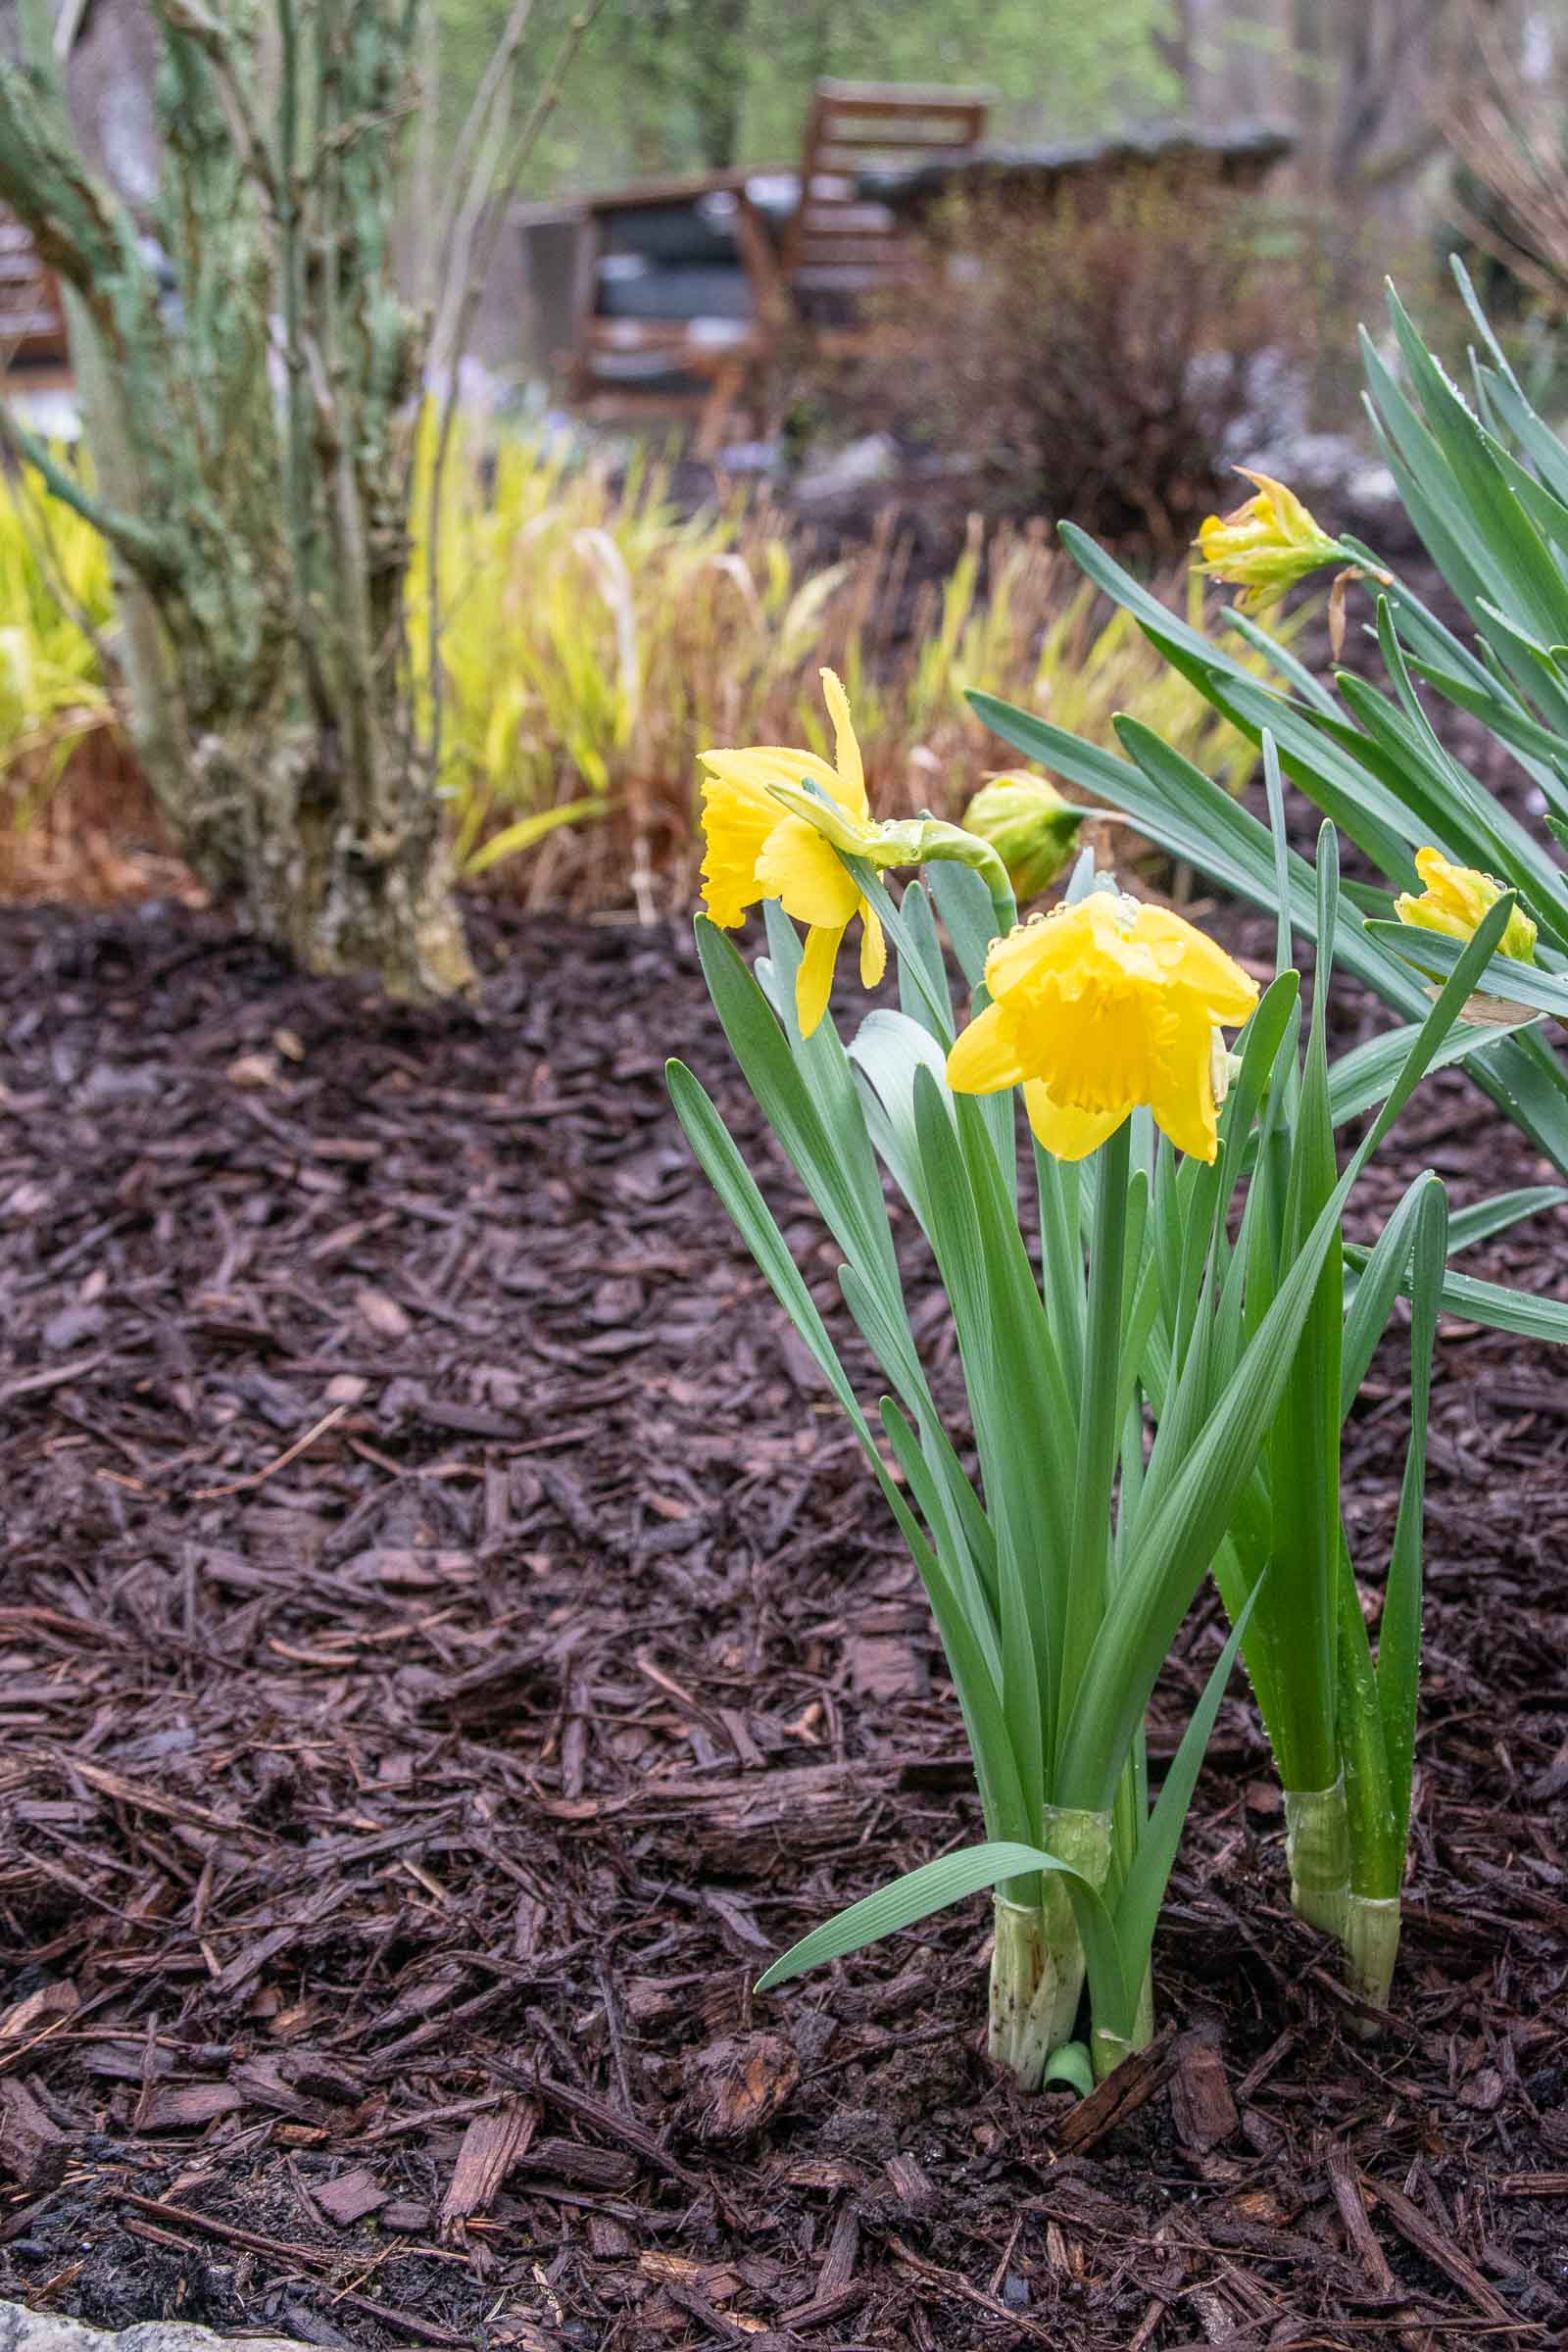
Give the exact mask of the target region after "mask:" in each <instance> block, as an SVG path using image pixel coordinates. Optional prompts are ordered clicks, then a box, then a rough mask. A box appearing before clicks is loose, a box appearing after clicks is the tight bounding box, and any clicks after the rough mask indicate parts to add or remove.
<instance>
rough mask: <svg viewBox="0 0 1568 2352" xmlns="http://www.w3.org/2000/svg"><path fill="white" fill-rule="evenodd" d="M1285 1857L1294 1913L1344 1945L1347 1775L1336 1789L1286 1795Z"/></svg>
mask: <svg viewBox="0 0 1568 2352" xmlns="http://www.w3.org/2000/svg"><path fill="white" fill-rule="evenodd" d="M1285 1853H1286V1859H1287V1860H1288V1862H1289V1863H1290V1868H1291V1902H1292V1904H1293V1906H1294V1907H1295V1909H1296V1911H1297V1912H1298V1913H1299V1916H1300V1917H1301V1918H1302V1919H1304V1920H1305V1921H1306V1922H1307V1924H1308V1925H1309V1926H1310V1927H1314V1928H1319V1929H1321V1930H1322V1932H1323V1934H1324V1935H1325V1936H1338V1937H1339V1938H1340V1939H1341V1940H1342V1941H1343V1940H1344V1938H1345V1933H1346V1905H1347V1903H1348V1899H1349V1892H1350V1830H1349V1819H1348V1813H1347V1811H1346V1803H1345V1776H1344V1774H1343V1773H1342V1774H1341V1776H1340V1778H1339V1779H1338V1780H1337V1781H1336V1782H1335V1784H1334V1786H1333V1788H1332V1789H1286V1791H1285Z"/></svg>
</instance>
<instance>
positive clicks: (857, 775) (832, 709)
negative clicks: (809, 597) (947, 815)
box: [698, 669, 887, 1037]
mask: <svg viewBox="0 0 1568 2352" xmlns="http://www.w3.org/2000/svg"><path fill="white" fill-rule="evenodd" d="M822 693H823V697H824V699H825V701H826V703H827V708H828V715H829V716H830V717H831V719H832V721H833V733H834V760H833V762H832V764H831V765H830V764H829V763H828V761H827V760H822V759H819V758H818V757H817V755H816V753H814V752H795V751H790V750H788V749H787V748H786V747H784V746H783V745H779V744H763V745H761V746H760V747H759V748H758V749H757V750H755V751H750V752H702V753H700V754H699V755H698V757H699V759H700V760H701V763H702V765H703V767H704V768H705V769H706V770H707V773H706V774H705V775H704V777H703V832H704V835H705V837H706V839H707V844H708V850H707V855H706V857H705V858H704V859H703V905H704V907H705V908H706V909H707V912H708V915H709V919H710V920H711V922H715V923H717V924H718V925H719V926H720V927H721V928H722V929H724V930H733V929H734V928H735V927H736V925H737V924H739V923H742V922H744V920H745V919H746V909H747V908H748V907H755V906H756V905H757V904H758V902H759V901H760V900H761V899H777V901H778V902H779V905H780V906H781V907H783V909H784V911H785V913H786V914H787V915H790V916H792V917H793V918H794V920H795V921H796V922H798V923H805V925H806V926H807V933H806V953H805V955H804V956H803V957H802V960H801V968H800V971H799V973H798V974H797V976H796V982H795V1010H796V1013H797V1016H798V1018H799V1020H800V1024H801V1034H802V1035H803V1036H804V1037H809V1036H810V1034H811V1032H812V1030H813V1029H814V1028H815V1027H816V1025H817V1023H818V1021H820V1019H821V1018H822V1015H823V1013H824V1012H825V1011H826V1010H827V1003H828V997H829V995H830V994H831V992H832V987H833V970H834V966H835V964H836V963H837V961H838V953H839V943H840V941H841V940H842V939H843V937H844V934H845V932H846V931H847V930H848V928H849V926H850V923H851V922H852V920H853V919H854V917H855V916H856V915H857V914H858V916H859V917H860V921H861V925H862V930H861V935H860V978H861V981H862V982H863V983H864V985H865V986H866V987H867V988H874V987H875V986H876V983H877V982H878V981H879V980H880V979H881V977H882V973H883V970H884V968H885V967H886V964H887V943H886V941H885V940H884V938H883V936H882V926H881V924H880V923H879V922H878V920H877V918H876V916H875V914H874V913H873V912H872V910H871V908H870V907H868V906H867V905H866V902H865V900H864V898H863V897H862V896H861V894H860V892H859V891H858V889H857V887H856V885H855V882H854V880H853V879H852V878H851V876H850V875H849V874H848V873H847V872H846V871H845V869H844V867H843V866H842V865H841V864H840V862H839V859H838V857H837V855H836V852H835V849H834V846H833V843H834V841H837V842H838V844H839V846H840V847H841V848H844V849H849V850H858V849H860V848H862V846H863V848H864V849H865V850H866V851H867V853H869V851H870V849H871V847H872V845H873V843H874V841H875V838H876V827H875V826H874V825H873V824H872V822H871V809H870V804H869V802H868V801H867V799H866V797H865V772H864V769H863V767H862V766H861V762H860V747H859V745H858V742H857V741H856V738H855V727H854V724H853V723H852V721H851V718H850V705H849V698H848V697H847V696H846V694H845V692H844V688H843V686H842V685H841V684H840V683H839V680H838V679H837V678H836V677H835V676H834V674H833V672H832V670H830V669H824V670H823V671H822ZM803 779H805V780H806V781H808V782H809V783H811V784H815V785H817V786H819V787H820V789H821V790H822V791H823V792H824V793H826V794H827V795H828V798H829V800H830V801H831V802H832V803H833V805H834V807H833V810H832V811H831V812H830V811H829V810H827V809H824V810H823V818H824V820H825V826H818V825H817V824H815V823H813V822H812V821H811V819H809V817H805V816H797V815H793V814H791V813H790V812H789V811H788V810H786V809H784V807H783V806H782V805H781V804H780V802H778V801H777V800H775V799H774V798H773V788H774V787H775V786H779V785H782V786H784V787H786V788H789V787H792V786H794V787H798V786H799V785H800V784H801V782H802V780H803ZM835 819H836V820H837V821H835ZM829 831H831V834H832V836H833V839H832V840H830V839H829V838H828V833H829Z"/></svg>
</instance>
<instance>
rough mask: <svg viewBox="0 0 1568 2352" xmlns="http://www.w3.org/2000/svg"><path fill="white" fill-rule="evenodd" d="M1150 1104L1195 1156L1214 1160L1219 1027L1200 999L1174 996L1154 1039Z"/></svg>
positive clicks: (1167, 1130) (1180, 1145) (1160, 1122)
mask: <svg viewBox="0 0 1568 2352" xmlns="http://www.w3.org/2000/svg"><path fill="white" fill-rule="evenodd" d="M1152 1060H1153V1071H1152V1084H1151V1087H1150V1091H1149V1098H1148V1099H1149V1105H1150V1108H1151V1109H1152V1112H1153V1114H1154V1123H1155V1125H1156V1126H1157V1127H1159V1128H1161V1129H1162V1130H1163V1131H1164V1133H1165V1134H1166V1135H1168V1136H1169V1137H1170V1140H1171V1142H1172V1143H1173V1144H1174V1145H1175V1147H1176V1149H1177V1151H1178V1152H1186V1153H1187V1154H1188V1155H1189V1157H1190V1158H1193V1159H1205V1160H1212V1159H1213V1157H1214V1154H1215V1152H1217V1151H1218V1150H1219V1113H1218V1111H1217V1110H1216V1108H1215V1105H1214V1075H1213V1071H1214V1028H1213V1023H1212V1022H1211V1021H1210V1020H1209V1018H1208V1015H1207V1013H1206V1012H1205V1011H1204V1009H1203V1006H1202V1004H1201V1001H1200V1000H1199V999H1198V998H1197V997H1195V996H1192V995H1190V994H1189V993H1188V992H1187V991H1186V990H1180V991H1177V992H1175V993H1174V994H1173V996H1172V998H1171V1001H1170V1004H1169V1006H1168V1009H1167V1012H1166V1016H1165V1018H1164V1019H1163V1020H1162V1021H1161V1022H1160V1024H1159V1028H1158V1033H1157V1035H1156V1037H1155V1039H1154V1041H1153V1054H1152Z"/></svg>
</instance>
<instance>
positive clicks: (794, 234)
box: [567, 81, 989, 456]
mask: <svg viewBox="0 0 1568 2352" xmlns="http://www.w3.org/2000/svg"><path fill="white" fill-rule="evenodd" d="M988 104H989V101H988V100H987V98H986V97H985V96H984V95H983V94H982V93H981V92H979V91H975V90H950V89H926V88H921V87H917V86H913V85H908V84H896V83H881V82H858V81H821V82H818V83H817V85H816V89H815V91H814V92H813V95H812V99H811V107H810V113H809V118H808V123H807V132H806V144H805V150H804V153H803V157H802V164H801V172H800V182H799V189H798V192H797V194H796V196H795V201H794V205H793V210H792V211H790V212H789V213H788V214H787V215H786V217H785V218H784V219H783V221H782V222H781V223H774V222H771V221H769V219H768V218H767V217H766V215H765V214H764V211H763V209H762V207H761V205H760V203H759V201H758V199H757V194H756V191H757V190H758V189H759V188H760V187H761V186H762V185H763V184H764V183H765V182H768V181H773V182H774V183H776V182H777V181H778V180H779V177H780V175H779V174H777V173H772V174H769V173H762V172H751V171H745V170H736V171H730V172H705V173H703V174H702V175H701V176H699V177H695V178H687V179H671V180H662V181H658V182H655V183H653V184H651V185H647V186H643V187H636V188H627V189H623V190H620V191H618V192H616V193H614V194H612V195H607V196H597V197H590V198H589V199H587V201H586V202H585V203H584V205H583V207H582V215H581V217H582V221H583V237H582V245H581V250H580V257H579V259H580V275H579V282H578V289H577V297H576V302H575V305H574V309H575V319H576V323H575V329H574V332H573V336H572V349H571V353H570V356H569V362H568V370H567V373H568V386H569V391H570V394H571V397H572V399H573V402H574V405H575V406H577V407H578V408H579V409H580V410H581V411H582V412H583V413H584V414H585V415H587V416H589V417H611V416H634V415H635V416H644V417H678V416H683V415H684V416H690V415H691V414H692V412H693V410H696V411H697V413H698V433H697V447H698V451H699V454H700V455H703V456H711V455H712V454H713V452H714V451H715V450H716V448H717V447H718V444H719V441H720V439H721V437H722V435H723V433H724V430H725V429H726V427H727V425H728V423H729V421H730V418H731V417H732V415H733V412H734V410H735V408H736V405H737V403H738V402H739V401H740V400H741V399H742V397H743V396H744V395H745V394H746V392H747V391H748V389H749V388H755V387H757V386H759V385H760V382H761V379H762V377H763V374H764V371H765V369H766V366H767V363H768V361H769V360H770V359H772V358H773V357H774V355H775V354H776V353H777V351H778V350H779V348H780V346H781V344H782V343H783V342H784V340H785V338H786V337H787V336H788V335H789V334H790V333H791V332H798V333H800V334H802V335H804V336H805V338H806V339H807V341H808V342H809V343H810V344H813V345H816V346H818V347H820V348H822V349H825V350H829V351H833V352H853V351H856V350H859V349H863V348H865V347H867V346H868V345H869V344H870V343H872V342H873V341H875V342H882V341H885V340H886V339H887V338H888V334H889V331H890V330H889V329H888V327H887V326H886V324H885V323H884V322H883V321H881V320H879V319H877V318H876V317H875V316H874V313H875V308H876V306H875V305H874V303H870V302H868V301H867V297H868V296H871V295H874V294H875V293H876V292H878V291H879V290H880V289H881V288H882V287H884V286H885V285H887V284H889V283H892V282H895V281H896V279H897V276H898V274H899V273H900V271H901V270H903V268H904V266H905V264H906V261H907V256H908V253H909V250H910V234H911V232H910V231H909V230H908V229H907V227H906V226H904V225H902V224H901V222H900V221H899V220H898V218H897V216H896V214H895V213H894V211H893V209H892V207H891V206H890V205H888V204H886V203H884V202H883V201H882V199H881V197H880V195H879V194H878V192H877V188H878V181H879V180H885V181H886V182H887V184H888V186H889V188H890V189H891V187H892V186H893V185H895V184H907V181H908V179H909V178H910V177H911V176H912V175H913V174H915V173H919V172H933V171H934V172H941V170H942V169H943V168H944V167H945V166H951V165H952V164H953V163H955V162H956V160H957V159H959V158H960V157H962V156H964V155H965V154H967V153H968V152H969V151H970V150H971V149H972V148H973V147H974V145H975V144H976V142H977V141H978V139H979V138H980V135H981V133H982V131H983V130H984V128H985V122H986V112H987V107H988ZM784 185H785V187H786V189H787V188H788V185H789V183H788V180H787V178H786V179H785V180H784Z"/></svg>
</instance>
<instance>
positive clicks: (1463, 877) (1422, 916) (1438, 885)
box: [1394, 850, 1536, 963]
mask: <svg viewBox="0 0 1568 2352" xmlns="http://www.w3.org/2000/svg"><path fill="white" fill-rule="evenodd" d="M1415 870H1416V872H1417V873H1418V874H1419V875H1420V877H1421V879H1422V881H1423V882H1424V883H1425V885H1426V888H1425V889H1424V890H1423V891H1422V893H1421V895H1420V897H1419V898H1417V897H1415V896H1414V895H1413V894H1412V893H1411V892H1410V891H1408V890H1401V891H1400V893H1399V895H1398V897H1397V899H1396V900H1395V902H1394V911H1395V913H1396V914H1397V916H1398V918H1399V920H1400V922H1401V923H1413V924H1414V925H1415V927H1416V929H1417V930H1419V931H1441V932H1443V933H1444V934H1445V935H1446V937H1447V938H1449V939H1473V938H1474V937H1475V929H1476V925H1477V924H1478V923H1479V922H1480V920H1481V918H1482V916H1483V915H1484V914H1485V913H1486V911H1487V909H1488V907H1495V905H1496V904H1497V901H1498V900H1499V899H1500V898H1501V896H1502V894H1503V890H1504V888H1505V887H1506V885H1505V884H1503V883H1501V882H1498V881H1496V880H1495V879H1494V877H1493V876H1492V875H1491V874H1483V873H1478V872H1477V870H1476V868H1475V867H1474V866H1473V865H1450V864H1449V862H1448V860H1447V858H1445V857H1444V856H1443V854H1442V852H1441V851H1439V850H1417V852H1416V854H1415ZM1497 953H1498V955H1499V956H1513V958H1514V959H1515V961H1516V962H1518V963H1534V962H1535V960H1536V926H1535V924H1534V923H1533V922H1532V921H1531V919H1530V917H1529V915H1528V914H1526V912H1525V910H1524V908H1523V907H1515V908H1514V910H1513V912H1512V914H1510V915H1509V917H1508V921H1507V925H1506V927H1505V929H1504V931H1503V934H1502V937H1501V939H1500V940H1499V941H1498V943H1497Z"/></svg>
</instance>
